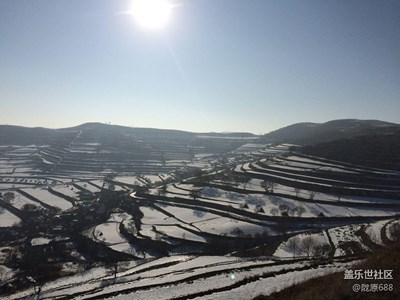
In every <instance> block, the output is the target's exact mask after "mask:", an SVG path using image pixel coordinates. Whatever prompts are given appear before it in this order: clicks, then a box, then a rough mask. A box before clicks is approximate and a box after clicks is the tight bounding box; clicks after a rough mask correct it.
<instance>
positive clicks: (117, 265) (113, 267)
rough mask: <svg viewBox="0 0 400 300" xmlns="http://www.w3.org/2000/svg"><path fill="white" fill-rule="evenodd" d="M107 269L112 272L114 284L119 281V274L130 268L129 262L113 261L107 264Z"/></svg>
mask: <svg viewBox="0 0 400 300" xmlns="http://www.w3.org/2000/svg"><path fill="white" fill-rule="evenodd" d="M106 268H107V269H108V270H110V271H111V272H112V275H113V284H115V282H116V280H117V274H118V273H119V272H123V271H125V270H127V269H128V268H129V261H113V262H110V263H107V264H106Z"/></svg>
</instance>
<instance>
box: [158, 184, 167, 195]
mask: <svg viewBox="0 0 400 300" xmlns="http://www.w3.org/2000/svg"><path fill="white" fill-rule="evenodd" d="M166 193H167V186H166V185H163V186H161V187H160V188H158V189H157V194H158V196H165V194H166Z"/></svg>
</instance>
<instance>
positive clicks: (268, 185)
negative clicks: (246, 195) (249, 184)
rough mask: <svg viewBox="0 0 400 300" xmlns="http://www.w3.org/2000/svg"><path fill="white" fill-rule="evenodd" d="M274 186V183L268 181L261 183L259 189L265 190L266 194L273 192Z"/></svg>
mask: <svg viewBox="0 0 400 300" xmlns="http://www.w3.org/2000/svg"><path fill="white" fill-rule="evenodd" d="M275 186H276V183H275V182H273V181H270V180H266V179H265V180H263V181H262V182H261V187H262V188H263V189H265V191H266V192H267V193H268V192H269V193H273V192H274V187H275Z"/></svg>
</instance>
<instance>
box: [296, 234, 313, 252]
mask: <svg viewBox="0 0 400 300" xmlns="http://www.w3.org/2000/svg"><path fill="white" fill-rule="evenodd" d="M314 247H315V240H314V239H313V237H312V236H311V235H308V236H306V237H304V238H303V239H302V240H301V243H300V249H301V250H302V252H304V253H305V254H306V255H307V257H310V255H311V254H312V250H313V249H314Z"/></svg>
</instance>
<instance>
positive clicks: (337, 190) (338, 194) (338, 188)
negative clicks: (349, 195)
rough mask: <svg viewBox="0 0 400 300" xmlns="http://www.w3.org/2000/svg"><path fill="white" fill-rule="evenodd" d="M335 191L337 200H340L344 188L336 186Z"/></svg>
mask: <svg viewBox="0 0 400 300" xmlns="http://www.w3.org/2000/svg"><path fill="white" fill-rule="evenodd" d="M333 191H334V193H335V194H336V197H337V201H338V202H340V199H341V198H342V196H343V188H341V187H340V186H334V187H333Z"/></svg>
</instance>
